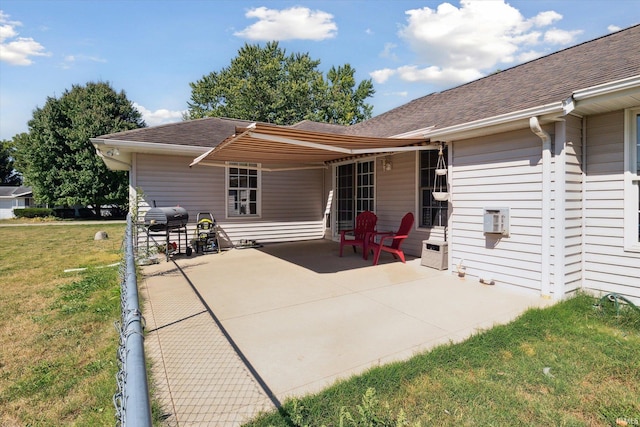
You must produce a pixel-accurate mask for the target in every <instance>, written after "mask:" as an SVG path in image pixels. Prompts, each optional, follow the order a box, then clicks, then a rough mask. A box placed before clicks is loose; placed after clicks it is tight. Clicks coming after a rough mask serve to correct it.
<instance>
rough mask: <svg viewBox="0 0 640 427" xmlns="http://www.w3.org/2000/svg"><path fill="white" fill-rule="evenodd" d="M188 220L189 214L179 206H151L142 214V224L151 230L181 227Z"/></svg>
mask: <svg viewBox="0 0 640 427" xmlns="http://www.w3.org/2000/svg"><path fill="white" fill-rule="evenodd" d="M188 221H189V214H188V213H187V210H186V209H185V208H181V207H180V206H175V207H161V208H151V209H149V210H148V211H147V213H146V214H145V215H144V224H145V226H147V227H149V229H150V230H151V231H163V230H167V229H173V228H179V227H183V226H185V225H186V224H187V222H188Z"/></svg>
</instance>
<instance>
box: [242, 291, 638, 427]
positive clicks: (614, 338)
mask: <svg viewBox="0 0 640 427" xmlns="http://www.w3.org/2000/svg"><path fill="white" fill-rule="evenodd" d="M596 302H598V301H597V300H596V299H594V298H593V297H589V296H586V295H578V296H577V297H575V298H573V299H570V300H568V301H565V302H562V303H560V304H556V305H554V306H552V307H549V308H546V309H535V310H530V311H528V312H527V313H525V314H524V315H523V316H521V317H520V318H519V319H518V320H516V321H514V322H512V323H510V324H508V325H504V326H498V327H495V328H492V329H491V330H488V331H485V332H483V333H479V334H477V335H475V336H473V337H472V338H470V339H468V340H467V341H465V342H463V343H459V344H450V345H444V346H441V347H437V348H435V349H434V350H432V351H430V352H428V353H425V354H421V355H418V356H415V357H413V358H412V359H411V360H409V361H407V362H403V363H394V364H390V365H385V366H382V367H377V368H374V369H371V370H370V371H368V372H367V373H365V374H364V375H360V376H356V377H353V378H351V379H350V380H347V381H344V382H340V383H337V384H336V385H334V386H333V387H330V388H328V389H326V390H325V391H323V392H321V393H319V394H316V395H311V396H308V397H305V398H302V399H299V400H288V401H287V402H285V404H284V405H283V409H282V410H281V411H280V412H274V413H270V414H265V415H263V416H261V417H258V418H257V419H255V420H254V421H252V422H250V423H248V424H246V426H289V427H291V426H307V425H308V426H322V425H326V426H341V425H344V426H403V425H422V426H441V425H455V426H459V425H460V426H516V425H522V426H610V425H629V426H632V425H640V313H639V312H637V311H634V310H632V309H631V308H630V307H627V308H626V309H623V310H621V311H620V315H618V314H617V312H616V311H615V309H614V308H613V306H612V305H610V304H604V305H603V307H602V308H596V307H594V303H596ZM452 303H455V301H452ZM625 423H626V424H625Z"/></svg>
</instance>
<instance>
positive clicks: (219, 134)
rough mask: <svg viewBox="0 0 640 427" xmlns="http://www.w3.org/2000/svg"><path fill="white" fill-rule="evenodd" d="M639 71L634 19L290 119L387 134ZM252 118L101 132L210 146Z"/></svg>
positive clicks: (473, 116)
mask: <svg viewBox="0 0 640 427" xmlns="http://www.w3.org/2000/svg"><path fill="white" fill-rule="evenodd" d="M637 75H640V25H636V26H633V27H630V28H627V29H625V30H621V31H618V32H616V33H613V34H609V35H607V36H603V37H600V38H598V39H595V40H592V41H588V42H585V43H582V44H579V45H577V46H573V47H570V48H567V49H564V50H561V51H559V52H555V53H552V54H550V55H547V56H544V57H541V58H538V59H535V60H533V61H529V62H527V63H524V64H521V65H518V66H515V67H512V68H509V69H506V70H504V71H499V72H496V73H494V74H491V75H489V76H487V77H484V78H481V79H479V80H475V81H473V82H470V83H467V84H464V85H461V86H458V87H455V88H452V89H449V90H445V91H442V92H437V93H432V94H430V95H427V96H423V97H421V98H417V99H415V100H413V101H410V102H408V103H406V104H404V105H402V106H400V107H397V108H394V109H392V110H390V111H388V112H386V113H383V114H380V115H378V116H376V117H373V118H371V119H369V120H367V121H364V122H361V123H358V124H355V125H352V126H341V125H334V124H327V123H316V122H311V121H308V120H305V121H302V122H299V123H297V124H295V125H292V126H289V127H292V128H296V129H301V130H309V131H314V132H326V133H333V134H339V135H341V134H345V135H357V136H372V137H391V136H394V135H399V134H403V133H406V132H410V131H413V130H417V129H422V128H425V127H429V126H435V127H436V128H446V127H449V126H453V125H458V124H464V123H468V122H472V121H475V120H481V119H485V118H489V117H494V116H498V115H501V114H506V113H510V112H514V111H520V110H524V109H527V108H532V107H537V106H542V105H546V104H550V103H556V102H560V101H563V100H565V99H567V98H568V97H570V96H571V94H572V93H573V92H574V91H576V90H579V89H584V88H588V87H592V86H596V85H599V84H603V83H608V82H613V81H617V80H621V79H624V78H627V77H632V76H637ZM250 123H252V122H251V121H248V120H236V119H228V118H215V117H211V118H204V119H197V120H189V121H183V122H178V123H171V124H167V125H162V126H155V127H150V128H142V129H134V130H130V131H125V132H120V133H115V134H110V135H103V136H100V137H98V138H99V139H105V140H109V139H111V140H122V141H134V142H135V141H138V142H151V143H163V144H174V145H186V146H200V147H215V146H217V145H218V144H219V143H220V142H222V141H223V140H224V139H225V138H227V137H228V136H231V135H233V134H234V133H235V130H236V127H238V128H245V127H247V126H248V125H249V124H250Z"/></svg>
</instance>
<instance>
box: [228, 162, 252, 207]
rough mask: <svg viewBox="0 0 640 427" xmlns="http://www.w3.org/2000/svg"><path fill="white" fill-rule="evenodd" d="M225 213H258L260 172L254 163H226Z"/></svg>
mask: <svg viewBox="0 0 640 427" xmlns="http://www.w3.org/2000/svg"><path fill="white" fill-rule="evenodd" d="M228 166H229V167H228V168H227V186H228V188H227V215H228V216H230V217H234V216H259V215H260V203H259V200H260V197H259V196H260V195H259V193H260V172H259V171H258V169H257V168H258V165H257V164H255V163H228Z"/></svg>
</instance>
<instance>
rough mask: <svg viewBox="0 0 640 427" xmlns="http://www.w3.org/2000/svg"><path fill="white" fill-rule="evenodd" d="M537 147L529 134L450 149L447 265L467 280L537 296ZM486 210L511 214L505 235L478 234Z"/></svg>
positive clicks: (539, 202)
mask: <svg viewBox="0 0 640 427" xmlns="http://www.w3.org/2000/svg"><path fill="white" fill-rule="evenodd" d="M541 155H542V149H541V143H540V139H539V138H537V137H536V136H535V135H533V133H531V131H529V130H522V131H516V132H509V133H506V134H500V135H492V136H490V137H483V138H478V139H474V140H465V141H456V142H455V143H454V144H453V164H452V175H451V177H452V179H451V183H452V190H451V191H452V205H453V211H452V214H451V221H450V234H451V246H450V251H451V255H452V263H453V264H456V263H458V262H459V261H460V260H464V262H463V265H464V266H465V267H466V271H467V275H470V276H472V277H476V278H478V277H483V278H490V279H493V280H494V281H495V282H496V284H499V285H510V286H514V287H518V288H526V289H528V290H530V291H538V292H539V291H540V281H541V272H540V262H541V238H540V235H541V233H540V226H541V224H542V219H541V207H542V194H541V172H542V167H541ZM486 207H508V208H509V209H510V222H511V227H510V235H509V236H508V237H502V238H495V237H492V236H491V235H485V234H484V233H483V213H484V208H486Z"/></svg>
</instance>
